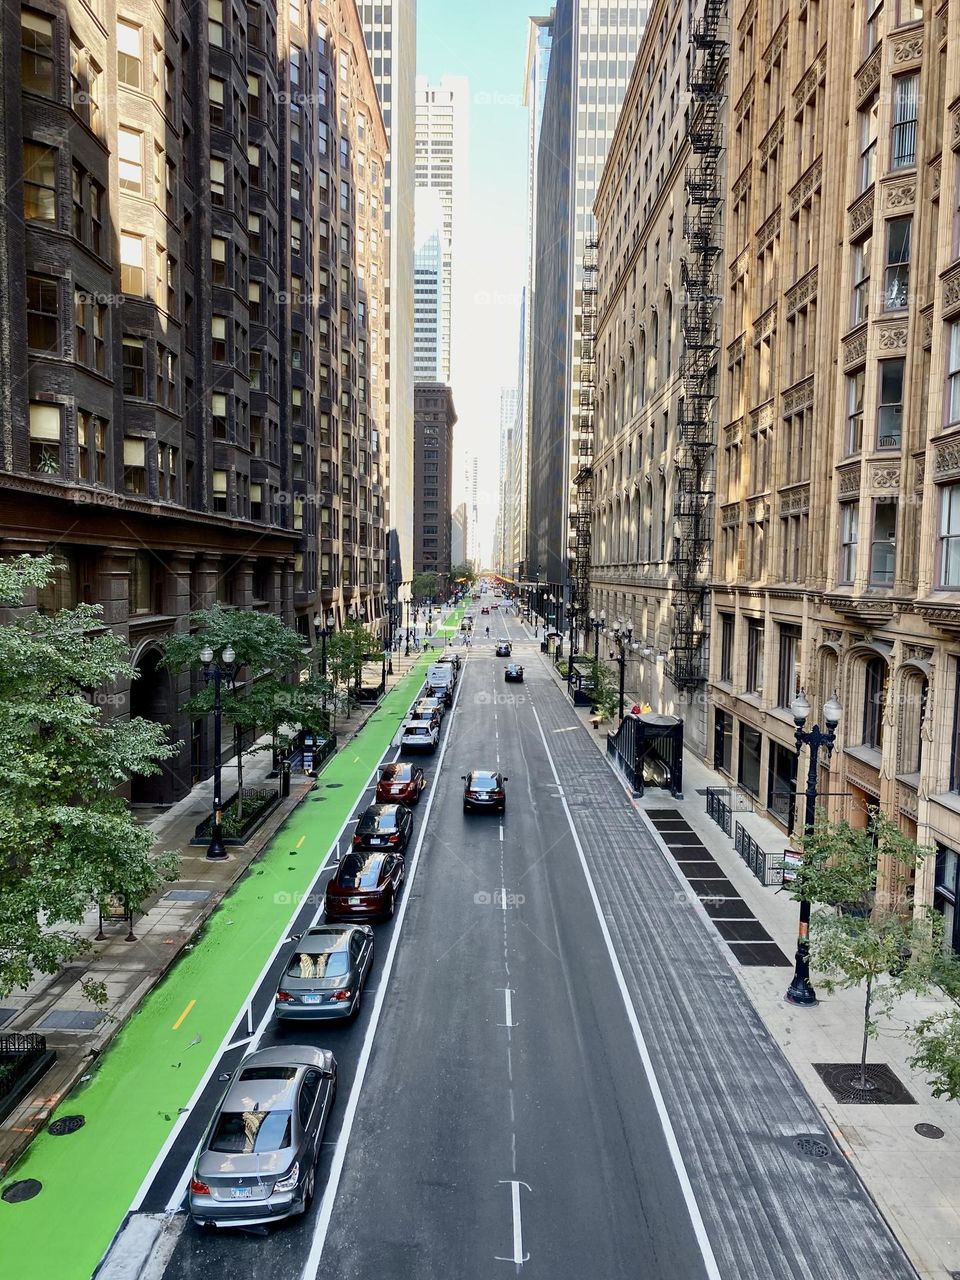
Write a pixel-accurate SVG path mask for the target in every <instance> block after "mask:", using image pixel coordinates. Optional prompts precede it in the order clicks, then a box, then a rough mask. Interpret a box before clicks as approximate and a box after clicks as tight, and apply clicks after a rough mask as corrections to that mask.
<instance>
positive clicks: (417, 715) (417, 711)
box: [407, 707, 440, 730]
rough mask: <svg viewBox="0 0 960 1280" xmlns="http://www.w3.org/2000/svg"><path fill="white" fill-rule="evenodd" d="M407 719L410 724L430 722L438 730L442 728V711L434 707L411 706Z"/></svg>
mask: <svg viewBox="0 0 960 1280" xmlns="http://www.w3.org/2000/svg"><path fill="white" fill-rule="evenodd" d="M407 720H408V722H409V723H410V724H430V725H433V726H434V727H435V728H436V729H438V730H439V728H440V712H439V711H437V710H435V709H434V708H427V707H411V708H410V710H409V711H408V713H407Z"/></svg>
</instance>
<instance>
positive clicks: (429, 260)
mask: <svg viewBox="0 0 960 1280" xmlns="http://www.w3.org/2000/svg"><path fill="white" fill-rule="evenodd" d="M445 243H446V242H445V239H444V230H443V206H442V204H441V202H440V194H439V192H437V191H430V190H428V189H427V188H420V189H418V191H417V194H416V240H415V251H414V260H413V261H414V307H413V372H414V377H415V378H416V381H417V382H442V381H443V378H441V376H440V369H441V363H442V345H443V261H444V245H445Z"/></svg>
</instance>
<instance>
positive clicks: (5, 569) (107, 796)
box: [0, 556, 179, 999]
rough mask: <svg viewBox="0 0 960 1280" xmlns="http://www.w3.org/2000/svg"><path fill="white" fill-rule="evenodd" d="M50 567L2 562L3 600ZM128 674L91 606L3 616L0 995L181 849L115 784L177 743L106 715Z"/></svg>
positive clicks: (171, 865) (18, 598)
mask: <svg viewBox="0 0 960 1280" xmlns="http://www.w3.org/2000/svg"><path fill="white" fill-rule="evenodd" d="M52 574H53V561H52V559H51V557H49V556H46V557H35V558H31V557H26V556H24V557H21V558H19V559H18V560H15V561H13V562H11V563H8V564H4V565H0V603H3V604H4V605H6V606H8V607H13V608H16V607H18V606H22V605H23V603H24V600H25V597H26V591H27V589H28V588H30V587H43V586H45V585H46V584H47V583H48V582H49V581H50V579H51V577H52ZM136 675H137V673H136V670H135V669H134V668H133V666H132V665H131V663H130V653H129V648H128V646H127V644H126V643H125V642H124V641H123V640H122V639H121V638H120V637H119V636H117V635H114V634H113V633H112V632H110V631H107V630H105V628H104V623H103V614H102V610H101V608H100V607H99V606H98V605H79V606H77V608H75V609H62V610H59V611H58V612H57V613H54V614H41V613H36V612H33V611H30V612H25V613H24V614H23V615H21V616H19V617H16V618H15V619H14V620H13V621H12V622H8V623H6V624H5V625H3V626H0V741H2V742H3V751H2V753H0V996H4V995H7V994H8V993H9V992H10V991H11V990H12V989H13V988H14V987H22V986H26V985H27V984H28V983H29V982H30V980H31V977H32V975H33V974H34V973H36V972H38V971H39V972H41V973H55V972H56V971H57V970H58V969H59V968H60V966H61V965H63V964H64V963H65V962H66V961H68V960H70V959H72V958H74V957H75V956H77V955H79V954H80V953H81V952H82V951H83V950H84V949H85V948H86V945H87V944H86V942H85V940H84V939H83V938H82V937H81V936H80V935H79V934H78V933H77V926H79V925H80V923H81V922H82V920H83V918H84V916H85V914H86V912H87V911H88V910H89V909H90V906H91V905H92V904H94V903H106V901H107V899H108V898H110V897H111V896H114V895H115V896H117V897H122V898H124V899H125V900H126V901H127V902H128V904H129V905H130V906H131V907H132V908H134V909H136V908H137V907H139V906H140V904H141V903H142V902H143V900H144V899H145V898H146V897H148V896H149V895H150V894H151V893H152V892H154V890H156V889H157V888H158V887H159V886H160V885H161V884H163V883H164V882H165V881H167V880H171V879H173V878H174V877H175V875H176V867H177V855H176V854H174V853H161V852H158V851H156V850H154V848H153V843H154V841H153V835H152V833H151V832H150V830H149V829H148V828H147V827H144V826H142V825H141V824H140V823H139V822H137V821H136V820H135V819H134V818H133V816H132V814H131V812H130V808H129V806H128V805H127V803H126V802H125V801H124V800H123V799H122V798H121V797H120V796H119V795H118V794H117V793H118V791H119V790H120V788H122V787H123V786H124V785H125V784H126V783H128V782H129V781H130V779H131V778H132V777H133V776H134V775H141V776H142V775H146V774H154V773H159V771H160V768H161V763H162V761H163V760H165V759H167V758H168V757H169V756H171V755H172V754H173V753H174V751H175V750H176V749H177V746H178V745H179V744H171V743H170V742H169V741H168V730H167V727H166V726H165V725H159V724H153V723H151V722H150V721H148V720H144V719H141V718H140V717H138V716H133V717H129V718H122V717H119V716H118V717H116V718H113V719H105V717H104V711H105V708H106V707H107V706H108V705H110V702H111V700H115V701H116V702H122V700H123V698H124V695H123V694H120V693H117V692H113V690H115V689H116V686H117V684H118V683H121V682H125V681H127V680H133V679H135V678H136ZM88 994H89V995H91V997H92V998H95V999H103V998H104V993H103V991H102V989H100V990H97V989H96V988H95V986H93V985H91V986H90V987H89V988H88Z"/></svg>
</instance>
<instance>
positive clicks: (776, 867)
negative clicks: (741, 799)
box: [733, 822, 783, 886]
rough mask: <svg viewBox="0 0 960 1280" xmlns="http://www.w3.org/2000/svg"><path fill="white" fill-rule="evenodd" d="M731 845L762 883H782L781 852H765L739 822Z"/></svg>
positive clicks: (767, 884)
mask: <svg viewBox="0 0 960 1280" xmlns="http://www.w3.org/2000/svg"><path fill="white" fill-rule="evenodd" d="M733 845H734V848H735V849H736V851H737V853H739V855H740V857H741V858H742V859H743V860H744V862H745V863H746V864H747V866H748V867H749V868H750V870H751V871H752V872H753V874H754V875H755V876H756V877H757V879H758V880H759V881H760V883H761V884H762V885H765V886H769V885H774V884H783V854H782V853H765V852H764V850H763V849H761V848H760V846H759V845H758V844H757V842H756V840H754V838H753V836H752V835H751V834H750V832H749V831H747V830H746V828H745V827H744V826H743V824H742V823H740V822H738V823H737V825H736V830H735V832H734V836H733Z"/></svg>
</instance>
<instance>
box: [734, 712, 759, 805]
mask: <svg viewBox="0 0 960 1280" xmlns="http://www.w3.org/2000/svg"><path fill="white" fill-rule="evenodd" d="M738 738H739V747H740V750H739V753H738V755H739V759H738V761H737V781H738V782H739V784H740V786H741V787H743V789H744V791H749V792H750V794H751V795H753V796H758V795H759V794H760V753H761V751H762V750H763V739H762V738H761V737H760V733H759V731H758V730H757V729H754V728H752V726H750V725H748V724H743V723H742V722H741V724H740V733H739V735H738Z"/></svg>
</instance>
